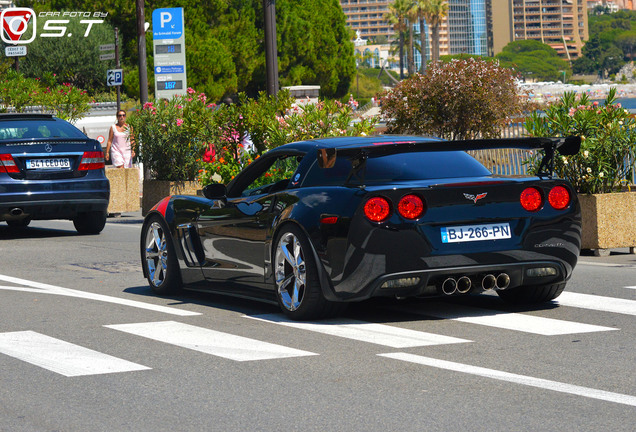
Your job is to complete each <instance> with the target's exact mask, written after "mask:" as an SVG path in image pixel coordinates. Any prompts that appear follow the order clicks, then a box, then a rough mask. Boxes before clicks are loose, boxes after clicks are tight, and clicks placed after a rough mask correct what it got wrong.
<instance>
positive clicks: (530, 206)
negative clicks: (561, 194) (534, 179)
mask: <svg viewBox="0 0 636 432" xmlns="http://www.w3.org/2000/svg"><path fill="white" fill-rule="evenodd" d="M519 201H520V202H521V206H522V207H523V208H524V209H526V210H528V211H537V210H539V209H540V208H541V206H542V205H543V198H542V197H541V192H539V190H538V189H536V188H533V187H530V188H527V189H525V190H524V191H523V192H521V197H519Z"/></svg>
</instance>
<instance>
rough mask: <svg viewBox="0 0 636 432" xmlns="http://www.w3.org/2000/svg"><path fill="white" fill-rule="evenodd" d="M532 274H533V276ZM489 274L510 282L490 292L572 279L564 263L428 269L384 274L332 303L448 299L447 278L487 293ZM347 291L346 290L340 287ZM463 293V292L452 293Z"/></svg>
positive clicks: (338, 294)
mask: <svg viewBox="0 0 636 432" xmlns="http://www.w3.org/2000/svg"><path fill="white" fill-rule="evenodd" d="M546 268H550V269H553V271H554V274H550V275H547V276H532V273H531V272H533V271H535V270H534V269H546ZM529 271H530V273H529ZM487 275H492V276H494V277H495V278H498V277H499V276H501V275H506V276H507V277H508V278H509V282H508V283H507V284H506V286H505V287H495V286H492V287H489V288H487V289H499V288H502V289H509V288H515V287H519V286H533V285H548V284H553V283H558V282H564V281H566V280H567V279H569V276H570V275H571V271H570V272H568V270H567V269H566V266H565V265H564V263H563V262H560V261H556V260H548V261H527V262H517V263H509V264H499V265H471V266H460V267H446V268H441V269H440V268H438V269H427V270H421V271H409V272H402V273H392V274H384V275H382V276H380V277H378V278H376V279H375V280H374V281H373V282H371V283H369V284H367V285H366V286H365V287H364V288H363V289H361V290H357V291H355V290H354V292H349V293H345V292H342V291H340V292H332V293H331V296H334V297H331V296H330V297H331V298H332V300H344V301H360V300H366V299H368V298H371V297H387V296H391V297H394V296H397V297H413V296H431V297H436V296H444V295H450V294H449V293H445V292H444V290H443V289H442V285H443V283H444V282H445V281H446V280H447V279H449V278H450V279H453V280H455V281H457V280H459V279H460V278H462V277H467V278H468V279H470V284H469V288H468V291H467V292H464V293H462V294H467V293H468V292H483V291H485V290H487V289H484V288H483V285H482V283H483V280H484V277H486V276H487ZM339 288H343V287H339ZM452 294H459V292H456V293H452Z"/></svg>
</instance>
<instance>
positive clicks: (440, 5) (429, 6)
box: [416, 0, 448, 72]
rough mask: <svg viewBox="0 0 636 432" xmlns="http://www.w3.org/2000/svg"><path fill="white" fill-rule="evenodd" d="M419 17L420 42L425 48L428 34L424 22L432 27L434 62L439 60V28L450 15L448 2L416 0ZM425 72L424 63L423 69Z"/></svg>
mask: <svg viewBox="0 0 636 432" xmlns="http://www.w3.org/2000/svg"><path fill="white" fill-rule="evenodd" d="M416 1H417V6H416V9H417V11H418V17H419V18H420V38H421V39H420V40H421V44H422V45H421V46H424V40H425V37H426V34H425V32H424V21H426V22H427V23H428V25H429V26H430V27H431V56H432V60H433V61H434V62H436V61H438V60H439V27H440V25H441V24H442V20H443V19H444V17H446V16H447V15H448V2H447V0H416ZM420 70H421V71H422V72H424V61H422V68H421V69H420Z"/></svg>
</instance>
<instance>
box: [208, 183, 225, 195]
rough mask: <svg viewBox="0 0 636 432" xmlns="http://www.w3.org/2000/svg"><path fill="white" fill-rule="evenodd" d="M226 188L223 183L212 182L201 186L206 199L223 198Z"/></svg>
mask: <svg viewBox="0 0 636 432" xmlns="http://www.w3.org/2000/svg"><path fill="white" fill-rule="evenodd" d="M226 195H227V189H226V188H225V185H224V184H221V183H212V184H209V185H207V186H205V187H204V188H203V196H204V197H206V198H207V199H225V196H226Z"/></svg>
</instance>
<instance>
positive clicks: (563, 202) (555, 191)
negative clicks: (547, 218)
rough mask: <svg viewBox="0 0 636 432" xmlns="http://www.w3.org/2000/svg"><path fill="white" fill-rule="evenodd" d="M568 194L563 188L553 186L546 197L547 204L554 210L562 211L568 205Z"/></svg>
mask: <svg viewBox="0 0 636 432" xmlns="http://www.w3.org/2000/svg"><path fill="white" fill-rule="evenodd" d="M570 199H571V197H570V192H569V191H568V190H567V189H566V188H565V187H563V186H555V187H553V188H552V190H551V191H550V194H549V195H548V202H549V203H550V205H551V206H552V207H554V208H555V209H556V210H563V209H564V208H566V207H567V206H569V205H570Z"/></svg>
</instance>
